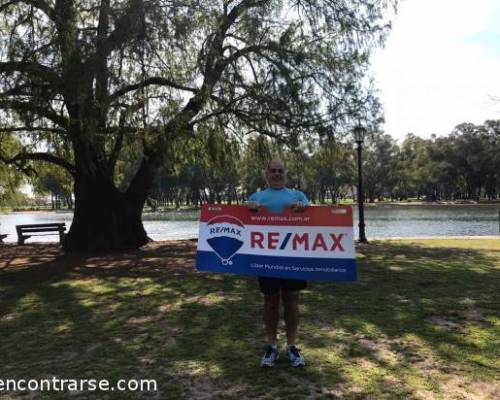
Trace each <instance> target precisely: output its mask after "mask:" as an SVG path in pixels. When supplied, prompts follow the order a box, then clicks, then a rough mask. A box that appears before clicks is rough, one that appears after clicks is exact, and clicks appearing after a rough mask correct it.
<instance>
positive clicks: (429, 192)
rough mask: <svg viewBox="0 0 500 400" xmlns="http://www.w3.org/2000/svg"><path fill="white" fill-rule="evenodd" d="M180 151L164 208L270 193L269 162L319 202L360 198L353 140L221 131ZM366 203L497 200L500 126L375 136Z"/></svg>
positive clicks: (165, 179)
mask: <svg viewBox="0 0 500 400" xmlns="http://www.w3.org/2000/svg"><path fill="white" fill-rule="evenodd" d="M190 146H191V148H190V149H189V151H188V149H187V148H184V149H183V151H179V152H178V153H177V154H178V157H177V160H176V162H175V163H174V164H173V168H170V169H169V170H162V171H161V173H160V174H159V175H158V176H157V178H156V180H155V182H154V185H153V190H152V192H151V197H152V198H153V199H155V201H157V202H158V204H160V205H177V206H178V205H180V204H191V205H199V204H201V203H204V202H228V203H232V202H238V201H243V200H244V199H246V197H247V196H248V194H250V193H252V192H254V191H255V190H258V189H262V188H264V187H265V181H264V178H263V174H262V171H263V170H264V169H265V165H266V162H267V161H268V160H269V159H271V158H273V157H279V158H282V159H284V160H285V161H286V163H287V166H288V170H289V172H288V182H289V186H291V187H295V188H300V189H301V190H303V191H305V192H306V193H307V194H308V196H309V197H310V198H311V200H312V201H313V202H317V203H325V202H333V203H336V202H337V201H339V199H344V198H346V197H347V196H349V195H351V194H356V179H357V164H356V160H357V159H356V153H355V144H354V143H353V142H352V141H349V140H348V138H347V137H346V138H342V139H335V138H330V139H325V140H323V141H321V142H316V143H305V144H303V145H302V146H297V147H296V148H294V149H290V148H289V147H283V146H280V144H279V143H275V142H273V141H271V140H270V139H268V138H266V137H255V138H252V139H250V140H248V141H247V143H246V144H245V145H239V144H238V143H237V142H235V141H230V140H226V139H224V137H223V135H219V136H217V135H216V134H214V133H211V135H208V136H207V135H205V136H202V137H201V140H200V141H199V142H198V143H196V144H195V145H193V144H192V143H191V144H190ZM363 176H364V188H365V191H366V192H365V196H366V199H367V201H369V202H375V201H380V200H383V199H389V200H399V201H402V200H408V199H411V198H416V199H418V200H430V201H437V200H480V199H488V200H494V199H498V198H499V197H500V121H486V122H485V123H484V124H482V125H474V124H471V123H463V124H460V125H458V126H457V127H456V128H455V129H454V130H453V132H452V133H451V134H449V135H448V136H444V137H437V136H436V135H432V136H431V138H430V139H423V138H420V137H418V136H415V135H414V134H407V135H406V137H405V139H404V140H403V141H402V143H401V144H398V142H397V141H396V140H395V139H394V138H392V137H391V136H389V135H386V134H371V135H368V137H367V138H366V140H365V144H364V147H363Z"/></svg>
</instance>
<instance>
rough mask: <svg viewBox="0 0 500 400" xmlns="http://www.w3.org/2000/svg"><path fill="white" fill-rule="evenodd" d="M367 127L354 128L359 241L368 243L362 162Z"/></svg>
mask: <svg viewBox="0 0 500 400" xmlns="http://www.w3.org/2000/svg"><path fill="white" fill-rule="evenodd" d="M365 133H366V129H365V128H364V127H362V126H361V125H358V126H356V127H355V128H354V140H355V141H356V143H357V144H358V148H357V150H358V210H359V212H358V214H359V243H368V240H367V239H366V234H365V211H364V202H365V194H364V192H363V171H362V162H361V150H362V148H363V141H364V139H365Z"/></svg>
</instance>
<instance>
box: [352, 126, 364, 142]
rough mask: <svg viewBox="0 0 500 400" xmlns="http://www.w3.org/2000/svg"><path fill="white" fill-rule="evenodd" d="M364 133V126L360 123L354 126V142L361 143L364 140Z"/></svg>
mask: <svg viewBox="0 0 500 400" xmlns="http://www.w3.org/2000/svg"><path fill="white" fill-rule="evenodd" d="M365 133H366V128H365V127H363V126H361V125H357V126H356V127H355V128H354V140H355V141H356V143H358V144H362V143H363V141H364V140H365Z"/></svg>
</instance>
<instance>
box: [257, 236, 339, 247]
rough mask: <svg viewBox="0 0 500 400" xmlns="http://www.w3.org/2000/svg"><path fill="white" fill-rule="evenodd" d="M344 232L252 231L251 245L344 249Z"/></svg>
mask: <svg viewBox="0 0 500 400" xmlns="http://www.w3.org/2000/svg"><path fill="white" fill-rule="evenodd" d="M343 238H344V234H343V233H340V234H338V235H336V234H335V233H330V234H329V235H323V234H322V233H316V234H309V233H302V234H299V233H291V232H288V233H286V234H284V237H283V234H281V233H280V232H268V233H262V232H251V233H250V247H251V248H252V249H256V248H259V249H264V248H266V249H271V250H277V249H279V250H284V249H285V248H286V247H287V245H288V244H289V243H290V245H289V248H290V247H291V248H292V249H293V250H312V251H315V250H324V251H335V250H338V251H344V247H343V246H342V243H341V242H342V239H343Z"/></svg>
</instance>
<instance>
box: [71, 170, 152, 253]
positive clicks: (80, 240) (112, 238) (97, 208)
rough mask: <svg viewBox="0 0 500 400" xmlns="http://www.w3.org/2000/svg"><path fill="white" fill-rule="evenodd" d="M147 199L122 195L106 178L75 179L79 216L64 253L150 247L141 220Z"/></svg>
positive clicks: (75, 219)
mask: <svg viewBox="0 0 500 400" xmlns="http://www.w3.org/2000/svg"><path fill="white" fill-rule="evenodd" d="M146 195H147V192H145V193H143V196H138V195H137V193H134V195H131V194H129V193H122V192H120V191H118V190H117V189H116V188H115V187H114V185H113V184H112V182H109V181H108V180H105V179H103V178H95V177H92V178H89V177H84V176H77V177H75V212H74V216H73V223H72V225H71V228H70V230H69V232H68V234H67V235H66V237H65V239H64V243H63V248H64V250H65V251H89V252H95V251H115V250H123V249H127V248H137V247H139V246H142V245H144V244H146V243H147V242H148V241H149V240H150V239H149V238H148V236H147V234H146V231H145V230H144V227H143V225H142V220H141V215H142V209H143V207H144V202H145V200H146Z"/></svg>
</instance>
